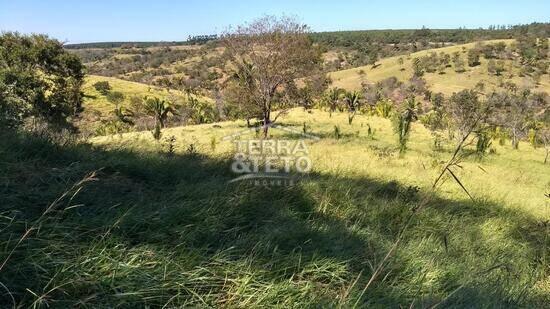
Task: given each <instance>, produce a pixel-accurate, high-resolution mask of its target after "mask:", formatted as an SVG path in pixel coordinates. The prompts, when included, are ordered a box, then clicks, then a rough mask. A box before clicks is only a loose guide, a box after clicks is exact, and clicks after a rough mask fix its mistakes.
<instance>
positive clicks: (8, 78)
mask: <svg viewBox="0 0 550 309" xmlns="http://www.w3.org/2000/svg"><path fill="white" fill-rule="evenodd" d="M83 78H84V72H83V66H82V63H81V62H80V59H79V58H78V57H77V56H75V55H73V54H70V53H68V52H66V51H65V50H64V49H63V45H62V44H61V43H60V42H59V41H57V40H53V39H50V38H48V37H47V36H45V35H30V36H27V35H21V34H18V33H11V32H8V33H4V34H2V35H0V124H2V125H7V126H11V127H16V126H20V125H21V124H23V123H24V122H25V121H26V120H27V119H36V120H40V121H45V122H47V123H49V124H52V125H55V126H57V127H63V126H68V122H67V118H68V117H70V116H73V115H76V114H77V113H78V112H79V111H80V109H81V100H82V94H81V90H80V88H81V85H82V83H83Z"/></svg>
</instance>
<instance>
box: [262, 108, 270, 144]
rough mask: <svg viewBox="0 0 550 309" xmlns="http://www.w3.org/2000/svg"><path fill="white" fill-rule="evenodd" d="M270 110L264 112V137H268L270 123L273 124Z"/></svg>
mask: <svg viewBox="0 0 550 309" xmlns="http://www.w3.org/2000/svg"><path fill="white" fill-rule="evenodd" d="M269 116H270V115H269V112H265V113H264V120H263V122H264V123H263V131H264V138H267V136H268V135H267V132H268V130H269V125H270V124H271V119H270V117H269Z"/></svg>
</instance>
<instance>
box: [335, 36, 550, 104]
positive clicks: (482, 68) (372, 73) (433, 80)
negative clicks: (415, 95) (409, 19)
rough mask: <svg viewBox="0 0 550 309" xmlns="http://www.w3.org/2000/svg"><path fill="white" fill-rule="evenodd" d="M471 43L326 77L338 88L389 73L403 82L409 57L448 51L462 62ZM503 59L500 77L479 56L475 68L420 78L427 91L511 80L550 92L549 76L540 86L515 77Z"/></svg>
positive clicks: (449, 91) (409, 73) (355, 87)
mask: <svg viewBox="0 0 550 309" xmlns="http://www.w3.org/2000/svg"><path fill="white" fill-rule="evenodd" d="M513 41H514V40H492V41H483V42H484V43H497V42H505V43H506V44H511V43H512V42H513ZM475 44H476V43H468V44H462V45H455V46H449V47H442V48H437V49H429V50H424V51H420V52H416V53H412V54H410V55H408V56H396V57H390V58H384V59H381V60H380V61H378V62H377V66H376V67H373V66H372V65H368V66H363V67H357V68H353V69H348V70H342V71H337V72H332V73H330V74H329V76H330V77H331V78H332V80H333V83H334V86H336V87H341V88H344V89H347V90H359V89H360V88H361V83H362V82H377V81H380V80H382V79H385V78H389V77H392V76H395V77H397V78H398V79H400V80H402V81H405V80H407V79H409V78H410V77H411V76H412V75H413V70H412V60H413V59H414V58H417V57H422V56H426V55H428V54H429V53H431V52H435V53H438V54H439V53H441V52H445V53H448V54H452V53H454V52H459V53H460V54H461V57H462V59H463V60H464V61H466V54H465V53H464V50H466V51H467V50H469V49H471V48H474V46H475ZM400 57H402V58H403V60H404V63H403V65H399V64H398V59H399V58H400ZM505 62H506V64H505V68H506V72H504V73H503V74H502V76H495V75H494V74H489V73H488V71H487V63H488V61H487V60H486V59H484V58H483V57H482V58H481V65H478V66H475V67H468V65H466V66H465V68H466V72H463V73H457V72H455V70H454V69H453V68H452V67H450V68H447V69H446V70H445V74H439V73H437V72H436V73H426V74H425V75H424V78H425V79H426V81H427V82H428V85H429V87H430V90H432V91H434V92H442V93H444V94H447V95H450V94H452V93H453V92H458V91H460V90H463V89H471V88H473V87H474V86H475V85H476V84H477V83H479V82H483V83H484V84H485V87H486V89H488V90H490V89H493V88H496V87H498V85H499V84H500V82H501V81H512V82H514V83H516V84H517V85H518V86H523V85H529V86H533V87H534V89H536V90H539V91H546V92H550V79H549V78H548V75H544V76H543V77H542V79H541V81H540V85H535V84H534V82H533V80H532V79H531V78H530V77H520V76H519V74H518V72H519V68H517V67H515V66H514V65H513V64H512V61H511V60H506V61H505ZM402 69H404V70H402ZM360 72H361V73H362V72H364V73H365V74H364V75H361V74H360ZM535 86H536V87H535Z"/></svg>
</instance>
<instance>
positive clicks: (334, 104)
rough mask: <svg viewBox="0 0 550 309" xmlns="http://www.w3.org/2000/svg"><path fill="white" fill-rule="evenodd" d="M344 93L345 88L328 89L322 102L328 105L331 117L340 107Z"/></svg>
mask: <svg viewBox="0 0 550 309" xmlns="http://www.w3.org/2000/svg"><path fill="white" fill-rule="evenodd" d="M342 93H344V90H343V89H340V88H337V87H335V88H332V89H330V90H328V91H327V92H326V93H325V95H324V96H323V100H322V103H323V104H324V105H326V106H327V107H328V111H329V117H332V113H334V112H335V111H336V110H337V109H338V105H339V104H340V102H341V101H340V100H341V98H342Z"/></svg>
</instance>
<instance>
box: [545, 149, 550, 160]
mask: <svg viewBox="0 0 550 309" xmlns="http://www.w3.org/2000/svg"><path fill="white" fill-rule="evenodd" d="M548 155H550V148H548V147H547V148H546V157H544V164H546V162H548Z"/></svg>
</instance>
